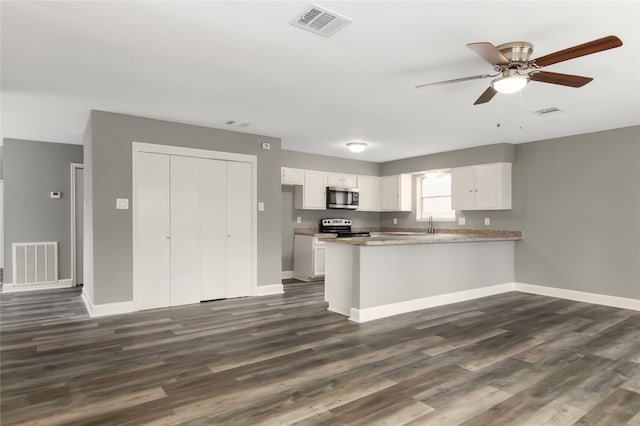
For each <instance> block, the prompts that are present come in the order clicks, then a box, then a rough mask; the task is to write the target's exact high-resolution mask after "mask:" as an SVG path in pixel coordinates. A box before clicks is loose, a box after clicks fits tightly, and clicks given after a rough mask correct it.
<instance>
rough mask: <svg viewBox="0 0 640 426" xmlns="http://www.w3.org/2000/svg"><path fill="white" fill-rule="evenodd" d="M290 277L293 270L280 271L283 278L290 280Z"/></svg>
mask: <svg viewBox="0 0 640 426" xmlns="http://www.w3.org/2000/svg"><path fill="white" fill-rule="evenodd" d="M291 278H293V271H282V279H283V280H290V279H291Z"/></svg>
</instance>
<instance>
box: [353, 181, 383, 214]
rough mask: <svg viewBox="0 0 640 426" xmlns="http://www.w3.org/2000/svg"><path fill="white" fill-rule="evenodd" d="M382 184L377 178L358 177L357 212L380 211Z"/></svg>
mask: <svg viewBox="0 0 640 426" xmlns="http://www.w3.org/2000/svg"><path fill="white" fill-rule="evenodd" d="M381 185H382V182H381V181H380V178H379V177H378V176H358V192H359V195H360V200H359V202H360V204H359V206H358V211H367V212H379V211H380V210H382V186H381Z"/></svg>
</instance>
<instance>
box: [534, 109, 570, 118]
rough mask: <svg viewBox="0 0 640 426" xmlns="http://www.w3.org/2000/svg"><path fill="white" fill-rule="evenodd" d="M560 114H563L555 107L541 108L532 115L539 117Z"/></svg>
mask: <svg viewBox="0 0 640 426" xmlns="http://www.w3.org/2000/svg"><path fill="white" fill-rule="evenodd" d="M561 112H564V111H563V110H561V109H560V108H557V107H549V108H543V109H539V110H537V111H533V113H534V114H537V115H539V116H541V117H542V116H546V115H554V114H560V113H561Z"/></svg>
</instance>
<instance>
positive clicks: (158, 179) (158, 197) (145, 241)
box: [133, 152, 171, 309]
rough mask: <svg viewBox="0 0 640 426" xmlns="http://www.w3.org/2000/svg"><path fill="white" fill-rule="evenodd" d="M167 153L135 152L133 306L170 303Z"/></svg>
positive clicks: (150, 306)
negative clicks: (134, 284) (134, 277)
mask: <svg viewBox="0 0 640 426" xmlns="http://www.w3.org/2000/svg"><path fill="white" fill-rule="evenodd" d="M170 158H171V157H170V156H168V155H164V154H151V153H146V152H137V153H136V167H135V173H136V175H135V185H136V186H135V194H134V198H133V202H134V207H133V208H134V212H135V228H136V231H135V236H136V241H135V271H136V272H135V273H136V280H135V282H136V288H135V303H136V309H153V308H161V307H164V306H169V305H170V304H171V281H170V279H171V278H170V262H171V241H170V239H169V238H170V235H171V234H170V219H169V218H170V196H169V185H170V174H169V171H170V168H169V162H170Z"/></svg>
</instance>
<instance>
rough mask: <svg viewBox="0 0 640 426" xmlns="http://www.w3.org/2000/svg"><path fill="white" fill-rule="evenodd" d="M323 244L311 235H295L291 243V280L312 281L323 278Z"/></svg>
mask: <svg viewBox="0 0 640 426" xmlns="http://www.w3.org/2000/svg"><path fill="white" fill-rule="evenodd" d="M324 264H325V243H324V241H320V240H319V237H315V236H312V235H296V236H295V238H294V241H293V278H295V279H297V280H301V281H313V280H317V279H322V278H323V277H324Z"/></svg>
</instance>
